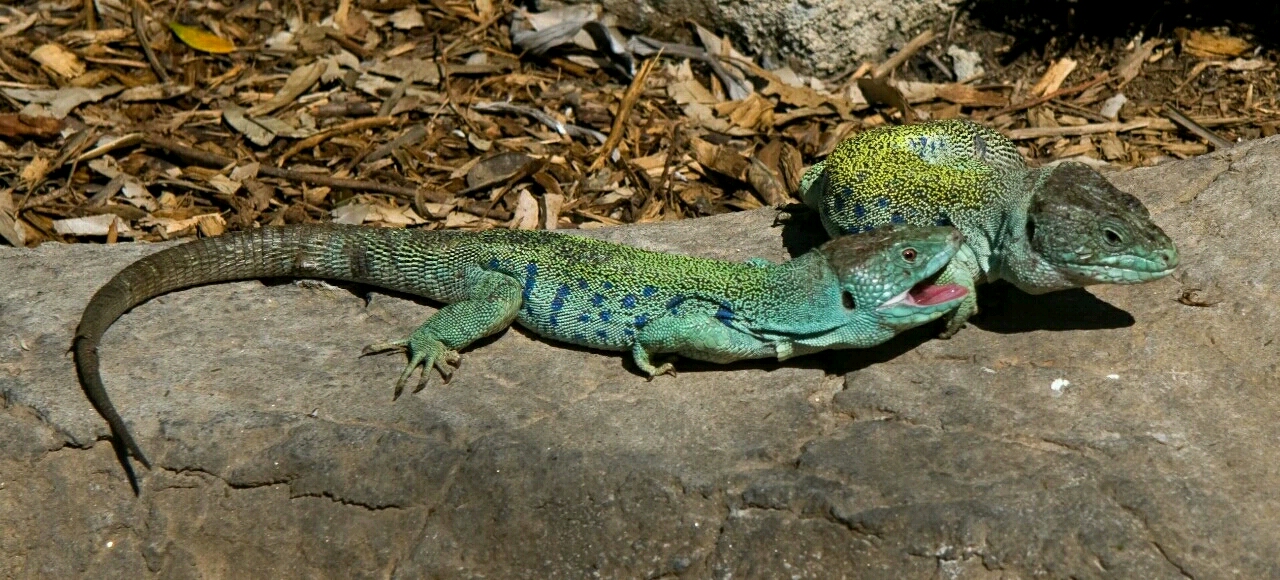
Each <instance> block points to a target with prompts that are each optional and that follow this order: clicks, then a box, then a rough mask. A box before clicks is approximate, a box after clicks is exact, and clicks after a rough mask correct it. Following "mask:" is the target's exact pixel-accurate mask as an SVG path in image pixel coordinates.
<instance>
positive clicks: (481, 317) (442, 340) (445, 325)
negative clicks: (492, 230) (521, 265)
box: [363, 272, 523, 398]
mask: <svg viewBox="0 0 1280 580" xmlns="http://www.w3.org/2000/svg"><path fill="white" fill-rule="evenodd" d="M476 278H477V279H476V280H475V282H474V284H472V286H471V289H470V291H469V292H468V293H467V297H466V298H464V299H462V300H459V301H457V302H454V303H452V304H446V305H445V306H444V307H443V308H441V309H440V310H439V311H437V312H436V313H435V314H432V315H431V316H429V317H427V320H426V322H423V323H422V326H419V327H418V329H417V330H415V331H413V334H412V335H411V336H410V337H409V338H407V339H405V340H397V341H394V342H387V343H382V344H372V345H369V346H367V347H365V349H364V351H363V352H364V354H371V353H375V352H385V351H392V350H396V351H404V352H406V353H407V354H408V356H409V362H408V364H407V365H405V368H404V370H403V371H402V372H401V373H400V377H399V379H397V380H396V390H395V395H394V397H395V398H399V397H400V394H401V393H403V392H404V385H405V383H406V382H408V380H409V376H410V375H412V374H413V371H414V370H416V369H417V368H418V367H422V379H421V380H420V381H419V382H418V386H417V387H415V388H414V390H413V392H415V393H416V392H418V391H421V390H422V389H423V388H424V387H426V386H427V381H428V378H429V377H430V372H431V369H432V368H433V367H434V368H436V369H437V370H439V371H440V376H441V377H442V378H443V379H444V381H445V382H446V383H447V382H449V379H450V378H451V377H452V376H453V371H454V370H456V369H457V368H458V364H459V363H460V362H461V360H462V357H461V355H459V354H458V349H462V348H465V347H466V346H467V345H469V344H471V343H473V342H475V341H477V340H479V339H481V338H484V337H486V336H489V335H490V334H493V333H495V332H498V331H500V330H502V329H504V328H506V327H508V326H511V323H512V322H513V321H515V319H516V314H517V313H518V312H519V311H520V305H521V304H522V303H523V300H522V297H521V294H522V292H523V287H522V286H521V284H520V282H519V281H518V280H516V279H515V278H512V277H511V276H508V275H506V274H503V273H501V272H483V273H481V274H478V275H477V276H476Z"/></svg>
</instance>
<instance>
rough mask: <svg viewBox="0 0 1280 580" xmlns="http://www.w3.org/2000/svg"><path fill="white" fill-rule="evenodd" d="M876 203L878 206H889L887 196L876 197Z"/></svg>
mask: <svg viewBox="0 0 1280 580" xmlns="http://www.w3.org/2000/svg"><path fill="white" fill-rule="evenodd" d="M876 205H878V206H880V207H889V198H887V197H882V198H880V199H877V200H876Z"/></svg>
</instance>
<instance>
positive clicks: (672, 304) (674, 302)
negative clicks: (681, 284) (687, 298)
mask: <svg viewBox="0 0 1280 580" xmlns="http://www.w3.org/2000/svg"><path fill="white" fill-rule="evenodd" d="M681 304H684V295H683V294H676V295H675V296H672V297H671V299H670V300H668V301H667V310H675V309H676V307H677V306H679V305H681Z"/></svg>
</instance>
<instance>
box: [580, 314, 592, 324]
mask: <svg viewBox="0 0 1280 580" xmlns="http://www.w3.org/2000/svg"><path fill="white" fill-rule="evenodd" d="M578 322H591V315H590V314H579V315H578Z"/></svg>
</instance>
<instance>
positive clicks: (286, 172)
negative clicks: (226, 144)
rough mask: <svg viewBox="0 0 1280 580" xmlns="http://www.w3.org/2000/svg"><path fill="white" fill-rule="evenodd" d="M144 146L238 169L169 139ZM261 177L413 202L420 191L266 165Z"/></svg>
mask: <svg viewBox="0 0 1280 580" xmlns="http://www.w3.org/2000/svg"><path fill="white" fill-rule="evenodd" d="M143 143H144V144H145V145H147V146H148V147H154V148H156V149H162V150H164V151H168V152H169V153H172V154H174V155H177V156H178V157H181V158H183V159H186V160H188V161H191V162H193V163H196V164H198V165H203V166H205V167H217V168H222V167H227V166H230V165H235V163H236V160H235V159H232V158H230V157H226V156H223V155H218V154H217V153H210V152H208V151H201V150H199V149H196V148H194V147H188V146H186V145H183V144H181V143H178V142H177V141H173V140H170V139H165V138H164V137H156V136H151V135H148V136H147V137H145V138H144V139H143ZM258 174H259V175H267V176H270V177H279V178H281V179H287V180H289V181H297V182H300V183H309V184H311V185H324V186H328V187H333V188H336V189H349V190H351V191H369V192H374V193H387V194H391V195H398V196H403V197H407V198H409V199H413V197H414V194H415V193H416V192H417V189H416V188H412V187H402V186H398V185H388V184H385V183H378V182H376V181H365V180H360V179H340V178H336V177H329V176H328V175H326V174H319V173H308V172H305V171H293V170H291V169H281V168H279V167H271V166H269V165H264V166H262V167H259V168H258Z"/></svg>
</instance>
